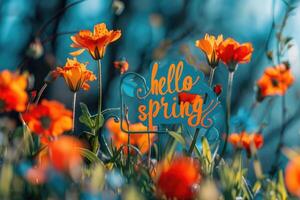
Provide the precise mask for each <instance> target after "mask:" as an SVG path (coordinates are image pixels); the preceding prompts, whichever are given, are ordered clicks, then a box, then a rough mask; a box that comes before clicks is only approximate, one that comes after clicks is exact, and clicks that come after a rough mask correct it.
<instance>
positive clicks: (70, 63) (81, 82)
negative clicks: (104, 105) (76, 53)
mask: <svg viewBox="0 0 300 200" xmlns="http://www.w3.org/2000/svg"><path fill="white" fill-rule="evenodd" d="M56 73H57V74H59V75H61V76H63V77H64V79H65V81H66V83H67V85H68V86H69V88H70V90H71V91H72V92H77V91H78V90H79V89H80V88H83V89H84V90H88V89H90V86H89V84H88V83H87V82H88V81H94V80H96V76H95V75H94V74H93V72H91V71H89V70H87V69H86V64H83V63H80V62H78V61H77V59H76V58H74V59H69V58H68V59H67V62H66V64H65V66H64V67H62V68H61V67H57V69H56Z"/></svg>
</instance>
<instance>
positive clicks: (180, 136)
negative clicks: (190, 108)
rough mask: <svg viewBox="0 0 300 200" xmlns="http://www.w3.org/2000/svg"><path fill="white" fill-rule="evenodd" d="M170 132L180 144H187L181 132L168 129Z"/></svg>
mask: <svg viewBox="0 0 300 200" xmlns="http://www.w3.org/2000/svg"><path fill="white" fill-rule="evenodd" d="M168 133H169V134H170V135H171V136H172V137H173V138H174V139H175V140H176V141H177V142H179V143H180V144H182V145H184V146H185V144H186V142H185V139H184V138H183V137H182V135H180V134H179V132H174V131H168Z"/></svg>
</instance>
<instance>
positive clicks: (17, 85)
mask: <svg viewBox="0 0 300 200" xmlns="http://www.w3.org/2000/svg"><path fill="white" fill-rule="evenodd" d="M27 78H28V74H26V73H24V74H19V73H17V72H10V71H8V70H4V71H2V72H0V112H10V111H17V112H23V111H24V110H25V109H26V105H27V101H28V94H27V93H26V88H27Z"/></svg>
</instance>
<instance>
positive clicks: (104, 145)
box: [95, 59, 112, 156]
mask: <svg viewBox="0 0 300 200" xmlns="http://www.w3.org/2000/svg"><path fill="white" fill-rule="evenodd" d="M97 66H98V89H99V94H98V119H100V116H101V111H102V70H101V60H100V59H99V60H97ZM97 123H99V122H97ZM95 137H96V138H95V140H98V135H96V136H95ZM100 148H102V150H103V151H104V153H106V154H108V155H109V156H112V153H111V151H110V149H109V147H108V144H107V142H106V140H105V137H104V135H103V134H101V133H100ZM95 151H96V152H98V150H95Z"/></svg>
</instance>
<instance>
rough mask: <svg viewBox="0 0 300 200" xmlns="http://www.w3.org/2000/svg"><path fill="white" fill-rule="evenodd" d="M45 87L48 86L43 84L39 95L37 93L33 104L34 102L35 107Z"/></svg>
mask: <svg viewBox="0 0 300 200" xmlns="http://www.w3.org/2000/svg"><path fill="white" fill-rule="evenodd" d="M47 86H48V84H47V83H45V84H44V85H43V87H42V88H41V89H40V91H39V93H38V95H37V97H36V99H35V102H34V104H35V105H37V104H38V103H39V101H40V98H41V96H42V94H43V93H44V91H45V89H46V87H47Z"/></svg>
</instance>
